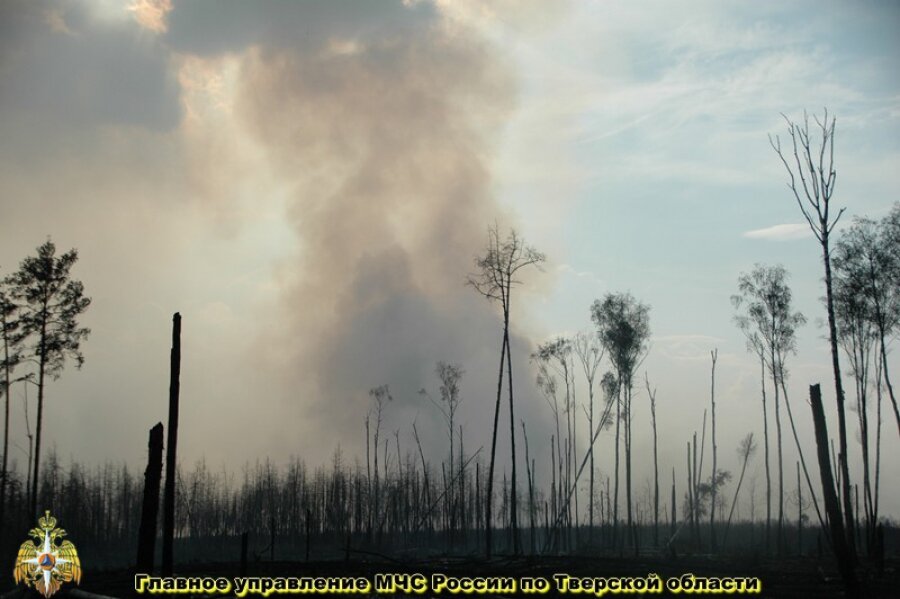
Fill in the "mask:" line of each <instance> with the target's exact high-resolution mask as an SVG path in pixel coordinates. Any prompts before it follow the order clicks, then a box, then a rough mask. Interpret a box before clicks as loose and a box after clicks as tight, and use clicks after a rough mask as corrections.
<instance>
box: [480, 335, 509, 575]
mask: <svg viewBox="0 0 900 599" xmlns="http://www.w3.org/2000/svg"><path fill="white" fill-rule="evenodd" d="M508 333H509V331H507V329H506V327H505V326H504V327H503V344H502V345H501V349H500V374H499V375H498V377H497V403H496V404H495V406H494V432H493V434H492V435H491V462H490V466H489V467H488V479H487V485H486V487H485V498H484V505H485V507H484V553H485V556H486V557H487V559H491V528H492V522H491V515H492V514H491V504H492V499H493V494H494V462H495V457H496V455H497V424H498V422H499V420H500V398H501V397H502V392H503V362H504V360H505V359H506V346H507V339H508Z"/></svg>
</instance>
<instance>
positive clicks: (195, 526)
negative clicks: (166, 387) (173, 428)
mask: <svg viewBox="0 0 900 599" xmlns="http://www.w3.org/2000/svg"><path fill="white" fill-rule="evenodd" d="M463 455H464V454H463ZM383 458H384V459H383V462H382V463H383V470H382V471H381V472H380V473H379V477H378V481H379V482H378V483H377V484H376V482H375V476H374V474H373V475H372V476H368V475H367V473H366V468H365V466H364V465H362V464H360V463H359V462H354V463H352V464H350V463H347V462H346V461H345V460H344V457H343V455H342V453H341V451H340V450H339V449H338V450H337V451H336V452H335V454H334V457H333V459H332V463H331V464H330V465H329V466H320V467H316V468H311V467H309V466H308V465H307V464H305V463H304V462H303V461H302V460H300V459H294V460H292V461H291V462H290V463H288V464H287V465H286V466H284V467H282V468H277V467H275V466H274V465H273V464H272V463H271V462H268V461H266V462H259V463H256V464H253V465H248V466H245V467H244V468H243V469H242V471H241V472H240V473H239V474H237V473H233V472H225V471H224V470H217V469H211V468H209V467H208V466H207V464H206V463H205V462H204V461H200V462H198V463H197V464H196V465H195V466H194V467H193V468H191V469H190V470H185V469H180V470H179V474H178V477H179V485H178V494H177V512H176V514H177V518H176V550H177V551H176V560H177V561H178V562H181V563H184V562H189V561H199V562H213V561H237V559H238V556H239V552H240V535H241V534H242V533H248V537H249V540H250V543H249V559H250V560H251V561H254V560H269V559H272V558H274V559H277V560H289V559H290V560H300V561H302V560H304V559H307V557H308V558H309V559H311V560H319V559H340V558H344V557H349V558H351V559H355V558H358V557H359V556H360V555H366V554H368V553H378V554H383V555H387V556H393V557H401V556H404V555H414V556H418V557H424V556H433V555H441V554H449V553H452V554H466V553H471V554H478V553H480V552H481V551H483V539H482V536H483V530H484V521H483V517H482V515H483V514H484V513H485V512H484V508H483V506H484V502H485V500H486V497H485V492H484V489H485V486H484V478H485V474H484V467H483V464H482V463H481V461H480V460H478V459H470V458H471V456H467V457H466V459H464V460H462V466H461V467H460V469H459V470H458V471H457V473H456V475H455V476H451V477H449V480H448V473H447V471H446V467H443V468H442V467H439V466H435V465H433V464H430V463H427V462H426V466H425V468H424V469H423V468H422V466H421V463H420V461H419V460H417V459H416V457H415V456H413V455H412V454H406V455H404V456H403V458H402V460H400V461H398V459H397V454H396V450H395V451H394V452H390V451H389V452H388V454H387V455H386V456H383ZM25 482H26V481H25V480H23V479H22V478H21V477H18V476H16V473H15V472H10V480H9V484H8V486H7V488H8V494H9V495H8V497H7V500H8V505H9V506H10V509H9V510H8V513H7V518H6V521H5V522H3V556H4V558H9V559H10V560H12V559H14V552H15V550H16V549H17V547H18V545H19V544H20V543H21V542H22V541H24V540H25V535H26V533H27V531H28V530H29V529H30V528H32V527H33V526H34V525H35V523H34V522H33V521H32V520H33V519H32V518H30V517H29V513H28V509H27V502H26V498H25V495H26V493H25V486H26V485H25ZM142 485H143V483H142V477H141V476H139V475H136V474H135V473H134V472H132V471H129V469H128V468H127V467H126V466H124V465H114V464H110V463H108V464H106V465H104V466H100V467H93V468H89V467H85V466H83V465H81V464H78V463H76V462H73V463H72V464H71V465H69V466H64V465H63V464H62V463H61V462H60V460H59V459H58V457H57V456H56V454H55V453H53V452H51V453H50V455H49V456H48V457H47V459H46V460H45V462H44V464H43V466H42V476H41V480H40V484H39V485H38V488H39V498H38V505H40V506H41V507H42V509H49V510H51V512H52V513H53V515H54V516H56V517H57V518H58V520H59V525H60V526H61V527H63V528H65V529H66V531H67V532H68V533H69V538H70V539H71V540H72V541H73V542H74V543H75V544H76V546H77V547H78V548H79V551H80V552H81V554H82V560H83V562H84V563H85V564H86V565H88V566H89V567H91V568H94V569H106V568H122V567H128V566H131V565H133V563H134V556H135V552H136V540H137V530H138V525H139V522H140V509H141V494H142V488H143V486H142ZM499 486H500V488H498V489H496V497H495V499H496V500H497V502H498V505H497V510H496V512H495V518H494V523H493V524H494V527H495V533H496V534H495V537H494V538H495V550H496V551H497V552H498V553H507V552H511V548H512V539H511V534H510V532H509V531H510V513H509V500H508V496H509V492H508V491H509V485H508V480H507V479H506V477H505V476H503V477H501V484H500V485H499ZM451 488H452V489H453V490H452V491H450V489H451ZM534 494H535V499H534V500H533V501H531V500H530V498H529V494H528V492H527V490H525V491H524V492H523V491H522V490H520V497H519V506H520V512H519V520H520V522H523V523H525V524H526V526H523V528H522V530H521V533H522V546H523V550H524V552H525V553H531V552H534V553H554V554H559V553H574V552H577V553H604V554H610V553H619V552H620V551H622V550H623V549H624V538H623V537H622V536H620V537H619V541H618V542H619V543H620V546H619V547H612V546H611V545H610V541H611V539H612V538H613V535H612V532H613V528H614V527H613V526H612V523H611V520H610V514H609V512H608V511H607V509H606V507H604V506H603V505H599V504H603V503H605V502H606V497H605V495H604V494H603V493H601V494H600V500H599V501H598V505H597V506H596V507H597V515H598V524H597V525H596V526H595V527H594V529H593V531H590V530H589V529H588V526H585V525H581V526H577V527H575V526H570V527H568V528H566V529H562V530H560V528H559V527H554V526H553V522H552V518H551V517H550V516H549V513H550V512H549V504H548V501H547V499H546V497H545V495H544V493H542V492H541V491H539V490H535V493H534ZM376 503H377V505H378V506H379V509H378V511H376V510H375V509H374V506H375V505H376ZM532 516H533V518H532ZM635 519H636V521H637V527H636V530H637V534H638V538H639V543H640V544H641V547H642V549H641V552H642V553H655V552H663V551H665V552H667V553H668V552H671V551H672V550H673V549H674V550H675V551H676V552H693V551H696V550H702V549H703V545H702V543H700V544H698V543H697V539H694V538H693V537H692V533H691V530H690V527H683V529H682V523H681V522H680V521H679V520H678V519H676V520H675V522H674V523H673V522H672V521H671V518H670V517H669V514H666V522H665V527H666V532H667V533H670V534H671V532H672V530H673V529H671V528H670V527H671V526H672V525H673V524H674V527H675V528H674V530H675V531H678V534H676V535H675V539H676V540H675V542H674V543H673V544H672V546H671V547H668V548H667V547H665V546H660V547H654V546H653V537H654V530H653V513H652V503H651V498H650V494H649V493H648V494H646V496H645V497H643V498H642V499H641V500H639V501H638V502H636V506H635ZM803 520H804V522H803V525H802V528H798V526H797V522H796V521H794V522H790V521H789V522H788V524H787V536H788V539H789V540H788V547H789V549H790V552H791V553H797V552H798V547H799V548H800V550H801V551H802V553H804V554H807V555H815V554H816V552H818V551H824V552H826V553H827V552H828V547H827V545H826V544H825V543H826V541H825V539H824V537H822V536H821V535H820V534H819V527H818V525H812V524H811V523H809V524H808V523H807V522H806V521H805V520H806V518H804V519H803ZM532 523H533V527H532ZM722 527H724V524H723V525H722ZM897 531H898V529H897V527H896V526H895V525H893V524H891V523H890V522H888V523H887V526H886V545H887V552H888V553H889V554H891V553H895V552H896V551H897V546H898V538H897V537H898V533H897ZM590 533H593V534H590ZM273 536H274V546H273V545H272V543H273ZM664 536H665V537H666V538H668V537H669V534H666V535H664ZM764 537H765V535H764V524H763V522H762V520H761V519H757V520H756V521H755V522H753V523H751V522H749V521H748V520H746V519H745V520H743V521H741V522H739V523H736V524H733V525H732V527H731V534H730V535H729V537H728V538H729V540H728V542H727V543H726V545H725V546H724V547H719V551H724V552H733V553H734V552H736V553H741V554H752V553H759V552H760V551H761V550H762V547H763V546H764ZM589 538H593V542H592V543H591V542H589ZM554 541H556V542H554ZM820 544H821V547H820ZM629 553H630V550H629ZM9 563H12V562H11V561H10V562H9Z"/></svg>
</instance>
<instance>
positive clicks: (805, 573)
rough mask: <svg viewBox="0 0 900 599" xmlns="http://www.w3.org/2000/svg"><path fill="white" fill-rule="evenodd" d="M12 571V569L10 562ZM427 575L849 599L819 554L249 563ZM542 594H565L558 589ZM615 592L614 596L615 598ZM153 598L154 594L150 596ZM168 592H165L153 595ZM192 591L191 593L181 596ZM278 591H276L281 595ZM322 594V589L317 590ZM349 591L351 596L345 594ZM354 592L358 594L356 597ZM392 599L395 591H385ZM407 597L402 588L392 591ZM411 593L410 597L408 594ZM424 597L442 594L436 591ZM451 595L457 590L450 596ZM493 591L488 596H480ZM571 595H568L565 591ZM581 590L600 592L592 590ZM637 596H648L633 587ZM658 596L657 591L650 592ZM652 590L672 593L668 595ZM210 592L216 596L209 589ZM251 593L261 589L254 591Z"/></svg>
mask: <svg viewBox="0 0 900 599" xmlns="http://www.w3.org/2000/svg"><path fill="white" fill-rule="evenodd" d="M10 570H11V568H10ZM391 572H397V573H422V574H425V575H426V576H429V577H430V575H431V574H435V573H443V574H447V575H448V576H511V577H517V578H518V577H522V576H542V577H545V578H547V579H551V583H552V576H553V575H554V574H557V573H566V574H570V575H573V576H585V577H587V576H635V577H645V576H647V575H649V574H651V573H656V574H658V575H659V576H660V577H662V578H663V579H666V578H670V577H677V576H680V575H682V574H684V573H693V574H695V575H696V576H702V577H710V576H734V577H758V578H760V579H761V580H762V594H761V595H754V596H757V597H799V598H810V599H811V598H825V599H827V598H832V597H834V598H837V597H849V596H850V595H849V594H848V593H847V592H846V591H845V589H844V586H843V584H842V582H841V581H840V579H839V578H838V576H837V572H836V571H835V570H834V567H833V565H832V564H831V563H830V561H819V560H817V559H815V558H811V557H804V558H785V559H771V558H770V559H765V560H762V559H754V558H752V557H748V558H746V559H740V558H736V557H731V558H720V557H716V558H714V557H702V556H685V557H679V558H674V559H672V558H661V557H659V556H652V557H638V558H618V557H578V556H561V557H539V558H505V557H498V558H495V559H493V560H491V561H490V562H485V561H484V560H476V559H466V558H452V559H431V560H427V561H414V560H407V561H404V562H398V561H394V560H388V559H382V558H380V557H375V556H370V557H367V558H365V559H354V560H351V561H349V562H348V561H344V560H339V561H320V562H310V563H304V562H257V563H251V564H249V565H248V567H247V575H248V576H271V577H279V576H282V577H291V576H296V577H300V576H366V577H368V578H369V579H370V580H371V579H373V578H374V575H375V574H376V573H391ZM176 575H179V576H212V577H219V576H223V577H234V576H239V575H240V566H239V564H237V563H215V564H200V563H194V564H182V565H180V566H179V567H178V569H177V572H176ZM860 577H861V578H862V579H863V586H862V588H861V590H860V592H859V593H858V594H857V595H856V596H857V597H864V598H873V599H877V598H900V559H897V558H894V559H890V560H888V561H887V562H886V564H885V568H884V573H883V575H882V576H880V577H879V576H877V575H876V573H875V572H874V571H866V572H864V571H862V570H860ZM11 583H12V577H11V576H9V577H7V578H5V579H4V580H3V583H2V587H0V588H2V589H3V590H4V591H5V592H6V594H4V596H3V598H2V599H12V597H17V598H21V599H42V598H41V597H40V596H39V595H37V594H36V593H35V592H33V591H31V592H29V593H22V592H21V590H20V591H18V592H15V594H14V595H11V594H10V593H9V591H11V590H12V584H11ZM74 588H75V587H73V586H71V585H67V586H66V587H64V588H63V589H62V590H61V591H60V592H59V593H57V595H56V596H55V597H54V599H89V598H87V597H85V595H84V594H82V593H81V592H77V591H76V592H72V589H74ZM78 588H79V589H80V591H86V592H89V593H96V594H100V595H107V596H111V597H134V596H137V595H136V593H135V592H134V578H133V574H132V573H130V572H127V571H110V572H94V573H92V572H85V574H84V577H83V579H82V584H81V586H80V587H78ZM553 588H554V587H552V586H551V591H550V592H549V593H547V594H544V595H542V596H544V597H554V596H563V595H561V594H559V593H557V592H555V591H554V590H552V589H553ZM613 595H614V593H612V592H609V593H607V596H613ZM145 596H148V597H149V595H145ZM153 596H156V597H161V596H163V595H153ZM178 596H180V597H187V595H185V594H180V595H178ZM278 596H279V594H277V593H273V594H271V595H270V596H269V597H272V598H275V597H278ZM318 596H322V595H318ZM343 596H347V595H343ZM350 596H352V595H350ZM379 596H384V597H388V596H391V595H379ZM393 596H395V597H401V596H404V595H402V594H397V595H393ZM406 596H411V595H406ZM418 596H426V597H427V596H435V595H434V594H433V593H432V594H428V593H426V594H425V595H418ZM446 596H450V595H446ZM480 596H483V597H484V596H489V595H480ZM494 596H498V597H500V596H528V595H522V594H517V595H494ZM565 596H568V595H565ZM574 596H594V595H593V594H592V593H591V594H588V595H574ZM631 596H637V597H639V596H642V595H641V594H640V593H634V594H632V595H631ZM648 596H651V595H648ZM652 596H654V597H658V596H669V593H666V592H664V593H662V595H658V594H653V595H652ZM204 597H207V598H209V597H211V596H210V595H205V596H204ZM247 597H248V598H250V599H253V598H256V597H262V595H248V596H247Z"/></svg>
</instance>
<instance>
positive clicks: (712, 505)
mask: <svg viewBox="0 0 900 599" xmlns="http://www.w3.org/2000/svg"><path fill="white" fill-rule="evenodd" d="M710 355H711V356H712V374H711V375H710V379H711V382H710V392H709V396H710V404H711V408H712V439H711V441H712V478H711V480H710V487H711V496H710V500H709V543H710V545H709V548H710V551H712V552H715V551H716V550H717V545H716V528H715V526H716V488H717V487H716V479H717V476H716V471H717V470H716V468H717V461H716V460H717V455H716V359H717V358H718V357H719V350H718V349H716V350H713V351H712V352H711V354H710ZM654 436H655V432H654Z"/></svg>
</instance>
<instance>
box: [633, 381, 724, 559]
mask: <svg viewBox="0 0 900 599" xmlns="http://www.w3.org/2000/svg"><path fill="white" fill-rule="evenodd" d="M644 382H645V383H646V384H647V396H648V397H649V398H650V422H651V425H652V426H653V544H654V545H659V452H658V449H657V442H656V441H657V437H656V389H655V388H654V389H651V388H650V379H649V377H647V373H646V372H645V373H644ZM713 468H715V467H713Z"/></svg>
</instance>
